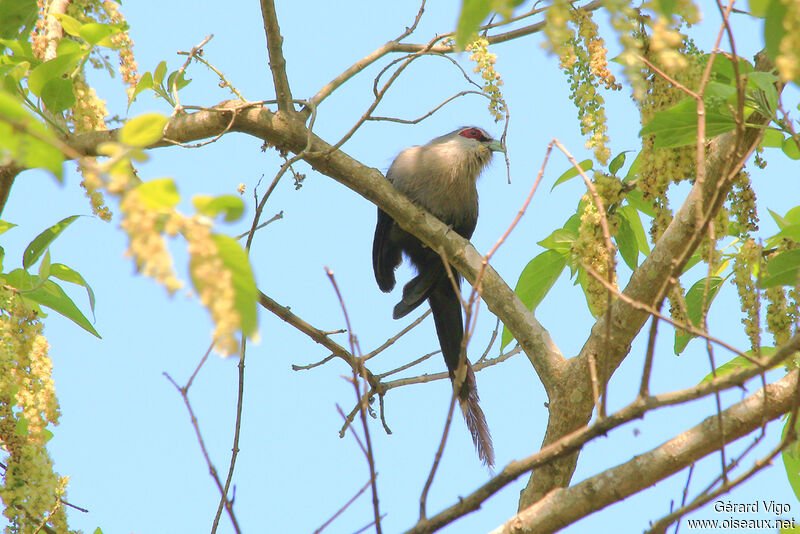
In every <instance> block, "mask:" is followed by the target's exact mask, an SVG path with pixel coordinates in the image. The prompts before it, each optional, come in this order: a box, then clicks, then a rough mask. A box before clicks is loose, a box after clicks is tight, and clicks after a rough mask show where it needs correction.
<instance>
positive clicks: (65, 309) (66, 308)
mask: <svg viewBox="0 0 800 534" xmlns="http://www.w3.org/2000/svg"><path fill="white" fill-rule="evenodd" d="M31 278H32V279H33V281H34V284H36V283H37V282H38V280H37V279H38V277H37V276H32V277H31ZM21 295H22V297H23V298H24V299H26V300H31V301H33V302H36V303H38V304H41V305H42V306H46V307H48V308H50V309H51V310H53V311H54V312H56V313H59V314H61V315H63V316H64V317H66V318H67V319H69V320H71V321H72V322H74V323H75V324H77V325H78V326H80V327H81V328H83V329H84V330H86V331H87V332H89V333H90V334H92V335H94V336H97V337H98V338H99V337H100V334H98V333H97V330H95V329H94V327H93V326H92V324H91V323H90V322H89V320H88V319H86V317H85V316H84V315H83V313H81V311H80V310H79V309H78V307H77V306H75V303H74V302H72V299H70V298H69V296H67V294H66V293H64V290H63V289H61V286H59V285H58V284H56V283H55V282H53V281H52V280H47V281H45V282H44V283H43V284H42V285H41V286H40V287H38V288H36V289H33V290H31V291H27V292H24V293H21Z"/></svg>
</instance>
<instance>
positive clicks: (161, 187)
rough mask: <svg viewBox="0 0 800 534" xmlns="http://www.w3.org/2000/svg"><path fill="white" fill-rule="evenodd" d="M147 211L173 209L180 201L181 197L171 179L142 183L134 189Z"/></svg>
mask: <svg viewBox="0 0 800 534" xmlns="http://www.w3.org/2000/svg"><path fill="white" fill-rule="evenodd" d="M136 191H138V192H139V195H141V199H142V201H143V202H144V204H145V206H146V207H147V209H151V210H156V209H161V208H174V207H175V206H177V205H178V202H180V201H181V195H180V194H179V193H178V188H177V187H176V186H175V181H174V180H173V179H172V178H158V179H156V180H150V181H148V182H144V183H142V184H141V185H139V186H137V187H136Z"/></svg>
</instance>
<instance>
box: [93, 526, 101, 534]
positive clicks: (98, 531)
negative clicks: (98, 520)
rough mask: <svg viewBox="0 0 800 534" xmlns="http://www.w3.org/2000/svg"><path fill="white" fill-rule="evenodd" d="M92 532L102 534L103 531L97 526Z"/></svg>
mask: <svg viewBox="0 0 800 534" xmlns="http://www.w3.org/2000/svg"><path fill="white" fill-rule="evenodd" d="M92 534H103V531H102V530H100V527H97V528H96V529H94V532H93V533H92Z"/></svg>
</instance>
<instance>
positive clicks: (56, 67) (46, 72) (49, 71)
mask: <svg viewBox="0 0 800 534" xmlns="http://www.w3.org/2000/svg"><path fill="white" fill-rule="evenodd" d="M83 56H84V54H67V55H65V56H59V57H57V58H54V59H51V60H50V61H46V62H44V63H42V64H41V65H39V66H38V67H36V68H35V69H33V72H31V75H30V77H29V78H28V89H30V90H31V92H32V93H33V94H35V95H36V96H42V90H43V89H44V87H45V85H47V84H48V83H50V82H51V81H53V80H57V79H60V78H61V77H62V76H67V75H68V74H69V73H71V72H72V71H73V70H74V69H75V67H77V66H78V63H79V62H80V60H81V59H82V58H83Z"/></svg>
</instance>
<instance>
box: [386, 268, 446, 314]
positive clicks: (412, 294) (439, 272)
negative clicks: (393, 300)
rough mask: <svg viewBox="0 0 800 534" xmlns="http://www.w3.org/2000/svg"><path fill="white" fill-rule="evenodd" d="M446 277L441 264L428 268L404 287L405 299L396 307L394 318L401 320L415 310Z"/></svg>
mask: <svg viewBox="0 0 800 534" xmlns="http://www.w3.org/2000/svg"><path fill="white" fill-rule="evenodd" d="M446 276H447V273H445V271H444V268H443V267H442V266H441V262H439V264H438V265H436V264H435V263H434V264H433V265H429V266H427V267H426V268H425V269H424V270H422V271H421V272H420V273H419V274H418V275H417V276H415V277H414V278H412V279H411V281H409V282H408V283H407V284H406V285H405V287H403V299H402V300H401V301H400V302H398V303H397V305H396V306H395V307H394V313H393V314H392V317H394V318H395V319H400V318H401V317H405V316H406V315H408V314H409V313H411V312H412V311H413V310H415V309H416V308H417V306H419V305H420V304H422V303H423V302H425V299H427V298H428V296H430V294H431V291H433V289H434V288H435V287H436V283H437V282H438V281H439V279H440V278H442V277H446Z"/></svg>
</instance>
